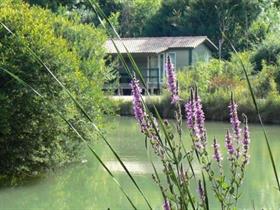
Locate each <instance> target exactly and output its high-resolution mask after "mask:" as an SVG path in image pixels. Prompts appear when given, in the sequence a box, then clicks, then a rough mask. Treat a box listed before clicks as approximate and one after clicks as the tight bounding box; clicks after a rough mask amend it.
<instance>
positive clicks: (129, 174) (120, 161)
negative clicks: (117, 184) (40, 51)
mask: <svg viewBox="0 0 280 210" xmlns="http://www.w3.org/2000/svg"><path fill="white" fill-rule="evenodd" d="M0 24H1V25H2V26H3V27H4V28H5V29H6V30H7V32H9V33H10V34H11V35H12V36H13V37H15V38H18V37H17V35H16V34H15V33H13V32H12V31H11V30H10V29H9V27H7V26H6V25H5V24H4V23H2V22H0ZM25 47H26V49H27V50H28V51H29V52H30V53H31V55H33V56H34V58H35V59H36V60H37V61H38V62H39V63H40V64H41V65H42V66H43V67H44V69H45V70H46V71H47V72H48V73H49V74H50V75H51V76H52V77H53V78H54V79H55V81H56V82H57V83H58V84H59V85H60V86H61V87H62V88H63V90H64V91H65V92H66V93H67V95H68V96H69V97H70V98H71V100H72V101H73V102H74V103H75V105H76V107H77V108H78V109H79V110H80V111H81V112H82V113H83V115H84V116H85V117H86V118H87V119H88V120H89V121H90V123H91V125H92V126H93V128H94V129H95V131H96V132H97V134H98V135H99V136H100V137H101V139H102V140H103V141H104V142H105V143H106V145H107V146H108V147H109V148H110V150H111V152H112V153H113V154H114V156H115V157H116V158H117V160H118V161H119V163H120V164H121V166H122V167H123V169H124V170H125V172H126V174H127V175H128V176H129V178H130V179H131V181H132V182H133V184H134V185H135V187H136V188H137V190H138V191H139V193H140V194H141V196H142V197H143V198H144V200H145V202H146V204H147V205H148V207H149V209H152V207H151V205H150V202H149V201H148V199H147V198H146V196H145V195H144V193H143V191H142V190H141V189H140V187H139V186H138V184H137V183H136V181H135V179H134V178H133V176H132V175H131V173H130V172H129V170H128V169H127V167H126V166H125V164H124V163H123V161H122V160H121V158H120V157H119V155H118V154H117V152H116V151H115V150H114V148H113V147H112V146H111V144H110V143H109V142H108V141H107V140H106V138H105V136H104V135H103V133H102V132H101V131H100V129H99V128H98V127H97V125H96V124H95V123H94V121H93V120H92V118H91V117H90V116H89V115H88V114H87V112H86V111H85V109H84V108H83V106H82V105H81V104H80V103H79V101H78V100H77V99H75V97H74V96H73V95H72V94H71V93H70V91H69V90H68V89H67V88H66V87H65V85H63V83H62V82H61V81H60V80H59V79H58V78H57V77H56V76H55V74H54V73H53V72H52V71H51V70H50V68H49V67H48V66H47V65H46V64H45V63H44V62H43V61H42V59H41V58H40V57H39V56H38V55H37V54H36V53H35V52H34V51H33V50H32V49H31V48H30V47H28V46H26V45H25Z"/></svg>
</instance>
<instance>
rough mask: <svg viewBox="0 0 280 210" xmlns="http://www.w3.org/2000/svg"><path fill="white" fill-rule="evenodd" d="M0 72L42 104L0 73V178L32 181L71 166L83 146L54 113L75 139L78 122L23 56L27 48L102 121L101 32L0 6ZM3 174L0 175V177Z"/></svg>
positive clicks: (13, 5)
mask: <svg viewBox="0 0 280 210" xmlns="http://www.w3.org/2000/svg"><path fill="white" fill-rule="evenodd" d="M0 21H1V22H3V23H4V24H5V25H7V26H8V27H9V28H10V29H11V30H12V31H13V32H15V33H16V37H14V36H12V35H10V34H9V33H7V31H6V30H5V29H4V28H3V27H1V28H0V57H1V60H0V66H1V67H4V68H6V69H8V70H10V71H12V72H13V73H14V74H16V75H17V76H19V77H20V78H22V79H23V80H24V81H26V82H27V83H28V84H30V85H31V86H32V87H34V88H35V89H36V90H38V91H39V92H40V93H42V95H43V96H44V97H45V98H46V101H47V104H46V103H45V102H43V101H42V99H40V98H39V97H37V96H35V95H34V94H33V93H32V92H31V91H30V90H29V89H28V88H26V87H23V86H22V85H20V84H18V83H17V82H16V81H14V80H13V79H12V78H10V77H9V76H8V75H7V74H5V73H4V72H3V71H0V104H1V111H0V114H1V116H0V168H1V174H2V175H8V176H11V175H15V176H23V175H24V176H30V175H34V174H37V173H39V172H42V171H43V170H45V169H48V168H49V167H54V166H60V165H62V164H64V163H67V162H69V161H72V160H73V159H76V158H77V157H78V156H77V155H78V154H79V149H80V148H81V147H82V144H81V142H80V141H79V140H78V139H76V138H75V137H74V136H73V132H72V131H70V130H69V128H68V127H67V125H66V124H65V122H63V120H61V119H60V118H59V117H58V116H57V115H56V114H55V112H54V109H56V110H59V111H60V112H62V113H63V115H64V116H65V117H66V118H67V119H68V120H70V121H71V122H73V123H74V124H75V126H77V128H78V129H79V130H80V131H83V130H84V129H87V125H86V123H84V122H83V121H82V120H79V121H78V122H77V119H81V114H80V113H79V112H78V111H77V110H76V108H75V105H74V104H73V102H71V100H70V99H69V97H67V95H66V94H65V92H64V91H63V90H62V88H61V87H59V85H58V84H57V82H55V80H54V79H53V78H52V77H51V76H50V75H49V74H48V73H47V72H46V71H45V69H44V68H43V67H42V66H41V65H40V64H39V63H38V62H37V61H36V59H35V58H34V56H32V55H31V53H30V52H29V51H28V50H27V48H26V46H28V47H30V48H31V49H32V50H33V51H34V52H36V54H37V55H38V56H39V57H40V58H41V59H42V60H43V61H44V62H45V63H46V64H47V65H48V66H49V67H50V69H52V71H53V72H54V74H55V75H56V76H57V77H58V78H59V79H60V80H61V81H62V82H63V83H64V84H65V85H66V87H67V88H68V89H69V90H70V92H71V93H72V94H73V95H74V96H75V97H77V98H78V99H79V100H80V101H81V103H82V104H83V105H84V106H85V108H86V110H87V111H89V110H93V111H91V112H90V115H92V117H93V118H94V119H95V120H97V121H99V122H100V120H101V118H102V115H103V112H105V111H107V110H109V109H108V108H107V104H108V103H107V102H106V99H105V98H104V97H103V93H102V86H103V83H104V81H105V80H106V74H108V72H107V71H106V69H105V67H104V61H103V56H104V50H103V48H102V44H103V42H104V41H105V38H106V37H105V35H104V33H103V32H102V31H100V30H99V29H95V28H91V27H90V26H87V25H81V24H79V23H78V22H75V21H69V20H66V19H64V18H62V17H60V16H55V15H53V14H52V13H51V12H49V11H48V10H44V9H41V8H39V7H30V6H28V5H27V4H25V3H21V2H20V1H11V0H7V1H6V0H5V1H2V2H1V3H0ZM1 174H0V175H1Z"/></svg>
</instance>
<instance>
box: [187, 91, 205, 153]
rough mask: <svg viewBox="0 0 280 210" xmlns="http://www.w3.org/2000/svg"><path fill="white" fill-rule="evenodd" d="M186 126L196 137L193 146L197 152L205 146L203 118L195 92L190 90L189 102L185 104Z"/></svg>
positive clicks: (198, 98) (200, 105)
mask: <svg viewBox="0 0 280 210" xmlns="http://www.w3.org/2000/svg"><path fill="white" fill-rule="evenodd" d="M185 114H186V119H187V126H188V128H189V129H191V131H192V133H193V135H194V136H195V137H196V141H195V146H196V148H197V149H198V150H201V149H203V148H205V146H206V132H205V131H206V130H205V116H204V112H203V110H202V104H201V100H200V97H199V96H198V93H197V91H196V92H195V94H194V93H193V90H191V97H190V100H189V101H188V102H187V103H186V104H185Z"/></svg>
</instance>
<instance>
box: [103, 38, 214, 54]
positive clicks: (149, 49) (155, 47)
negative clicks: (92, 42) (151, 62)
mask: <svg viewBox="0 0 280 210" xmlns="http://www.w3.org/2000/svg"><path fill="white" fill-rule="evenodd" d="M113 40H114V42H115V44H116V45H117V47H118V49H119V51H120V52H121V53H126V50H125V48H124V46H123V44H124V45H125V46H126V48H127V49H128V51H129V52H130V53H160V52H163V51H166V50H168V49H170V48H196V47H197V46H198V45H200V44H202V43H204V44H205V45H207V46H208V47H209V49H210V50H217V47H216V46H215V44H213V43H212V42H211V41H210V40H209V39H208V38H207V37H206V36H180V37H139V38H122V39H121V40H119V39H113ZM121 42H122V43H123V44H122V43H121ZM106 50H107V52H108V53H110V54H114V53H117V51H116V49H115V46H114V44H113V42H112V40H108V41H107V42H106Z"/></svg>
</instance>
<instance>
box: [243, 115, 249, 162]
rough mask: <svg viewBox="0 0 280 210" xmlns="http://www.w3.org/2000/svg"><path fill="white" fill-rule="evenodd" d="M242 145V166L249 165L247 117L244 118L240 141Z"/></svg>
mask: <svg viewBox="0 0 280 210" xmlns="http://www.w3.org/2000/svg"><path fill="white" fill-rule="evenodd" d="M242 145H243V157H244V164H248V163H249V154H248V150H249V145H250V133H249V127H248V122H247V117H246V116H245V127H244V129H243V139H242Z"/></svg>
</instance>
